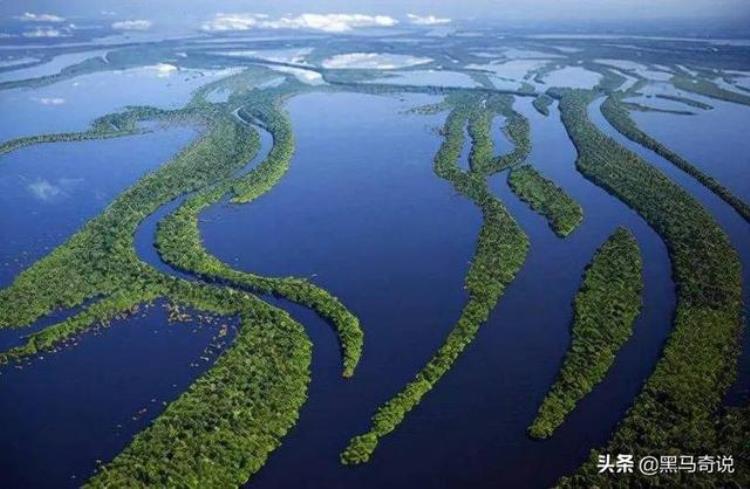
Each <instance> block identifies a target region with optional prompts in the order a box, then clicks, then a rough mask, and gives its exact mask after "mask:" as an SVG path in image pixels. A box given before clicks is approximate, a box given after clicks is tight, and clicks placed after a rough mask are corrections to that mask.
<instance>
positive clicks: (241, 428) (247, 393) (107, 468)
mask: <svg viewBox="0 0 750 489" xmlns="http://www.w3.org/2000/svg"><path fill="white" fill-rule="evenodd" d="M181 289H184V290H173V291H172V296H173V298H174V299H175V300H179V301H180V303H184V304H190V305H195V306H197V307H199V308H200V309H202V310H207V311H210V312H213V313H216V314H222V315H226V316H229V315H231V316H237V317H239V318H240V321H241V328H240V331H239V333H238V334H237V338H236V339H235V341H234V343H233V344H232V346H231V347H230V348H229V349H228V350H227V351H226V352H225V353H223V354H222V355H221V356H220V357H219V359H218V360H217V361H216V363H215V365H214V366H212V367H211V369H210V370H209V371H208V372H206V373H205V374H204V375H202V376H201V377H200V378H199V379H198V380H197V381H196V382H195V383H193V385H191V386H190V388H189V389H188V391H187V392H185V393H184V394H182V395H181V396H180V397H179V398H178V399H176V400H175V401H173V402H171V403H170V404H169V405H168V406H167V408H166V410H165V411H164V412H163V413H162V414H161V415H160V416H159V417H158V418H157V419H156V420H155V421H154V422H153V424H151V425H150V426H149V427H148V428H146V429H145V430H144V431H142V432H141V433H139V434H137V435H136V436H135V438H134V439H133V441H132V442H130V444H129V445H128V446H127V447H126V448H125V449H124V450H123V451H122V452H121V453H120V454H119V455H117V456H116V457H115V458H114V460H112V461H111V462H109V463H107V464H106V465H104V466H102V467H101V468H100V469H99V471H98V472H97V473H96V474H95V475H94V476H93V477H92V478H91V479H90V480H89V481H88V482H87V484H86V485H85V487H92V488H94V487H238V486H241V485H242V484H244V483H245V482H246V481H247V480H248V478H249V477H250V476H251V475H252V474H254V473H255V472H257V471H258V470H260V468H261V467H262V466H263V464H264V463H265V461H266V458H267V457H268V455H269V454H270V452H272V451H273V450H274V449H276V448H277V447H278V446H279V445H280V444H281V439H282V438H283V437H284V435H285V434H286V433H287V431H288V430H289V429H290V428H291V427H292V426H294V424H295V423H296V421H297V418H298V415H299V409H300V407H301V406H302V404H303V403H304V402H305V399H306V392H307V385H308V384H309V380H310V371H309V366H310V358H311V345H310V342H309V340H308V339H307V337H306V335H305V332H304V329H303V328H302V326H301V325H300V324H299V323H297V322H296V321H294V320H293V319H292V318H291V317H289V315H287V314H286V313H285V312H283V311H281V310H280V309H277V308H275V307H272V306H269V305H267V304H265V303H264V302H262V301H260V300H258V299H256V298H254V297H253V296H251V295H248V294H245V293H241V292H239V291H233V290H232V289H227V288H215V287H210V286H198V285H195V284H191V285H189V286H188V285H183V287H181Z"/></svg>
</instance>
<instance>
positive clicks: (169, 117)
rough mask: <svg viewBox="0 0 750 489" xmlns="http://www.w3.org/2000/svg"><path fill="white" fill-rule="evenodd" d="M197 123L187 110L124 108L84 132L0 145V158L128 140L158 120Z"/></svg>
mask: <svg viewBox="0 0 750 489" xmlns="http://www.w3.org/2000/svg"><path fill="white" fill-rule="evenodd" d="M199 119H200V118H199V117H194V116H193V114H192V111H187V110H180V111H168V110H160V109H155V108H153V107H128V108H127V109H126V110H125V111H123V112H118V113H115V114H107V115H105V116H103V117H99V118H98V119H96V120H94V122H92V123H91V127H90V128H89V129H87V130H85V131H78V132H63V133H57V134H38V135H34V136H23V137H20V138H15V139H11V140H9V141H6V142H4V143H2V144H0V155H3V154H6V153H10V152H12V151H15V150H17V149H21V148H24V147H26V146H33V145H37V144H45V143H61V142H75V141H86V140H89V139H107V138H117V137H123V136H131V135H134V134H139V133H142V132H145V131H146V130H145V129H142V128H139V127H138V123H139V122H141V121H154V120H156V121H159V120H161V121H164V122H169V123H179V122H189V123H195V122H196V121H198V120H199Z"/></svg>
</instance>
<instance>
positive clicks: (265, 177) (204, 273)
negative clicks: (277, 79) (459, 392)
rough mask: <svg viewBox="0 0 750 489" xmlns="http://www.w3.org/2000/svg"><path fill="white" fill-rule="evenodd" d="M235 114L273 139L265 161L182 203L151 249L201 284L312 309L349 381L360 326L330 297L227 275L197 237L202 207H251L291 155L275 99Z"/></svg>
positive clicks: (287, 283) (300, 282)
mask: <svg viewBox="0 0 750 489" xmlns="http://www.w3.org/2000/svg"><path fill="white" fill-rule="evenodd" d="M240 114H244V116H245V117H247V118H248V119H249V118H252V120H255V121H258V122H259V123H260V124H262V125H263V127H265V128H266V129H267V130H268V131H269V132H270V133H271V135H272V136H273V141H274V144H273V147H272V148H271V151H270V152H269V154H268V157H267V159H266V160H265V161H264V162H263V163H262V164H260V165H259V166H258V167H257V168H255V169H253V170H252V171H251V172H249V173H248V174H247V175H245V176H241V177H238V178H235V179H227V180H226V181H223V182H221V183H219V184H217V185H215V186H213V187H211V188H208V189H206V190H205V191H202V192H199V193H197V194H196V195H194V196H193V197H191V198H189V199H188V200H187V201H186V202H184V203H183V204H182V205H181V206H180V207H179V208H178V209H177V210H176V211H175V212H174V213H173V214H171V215H170V216H168V217H167V218H166V219H165V220H164V221H162V222H160V223H159V227H158V231H157V236H156V246H157V248H158V249H159V254H160V255H161V257H162V259H163V260H164V261H165V262H166V263H168V264H170V265H172V266H174V267H176V268H178V269H180V270H184V271H187V272H190V273H194V274H196V275H197V276H198V277H200V278H202V279H206V280H217V279H218V280H222V281H225V282H227V283H228V284H230V285H231V286H233V287H239V288H243V289H248V290H250V291H252V292H256V293H261V294H273V295H277V296H281V297H285V298H287V299H289V300H291V301H293V302H296V303H299V304H303V305H305V306H307V307H310V308H311V309H313V310H314V311H315V312H316V313H318V314H319V315H320V316H322V317H323V318H325V319H326V320H328V321H329V322H330V323H331V324H333V325H334V327H335V329H336V330H337V332H338V336H339V341H340V344H341V349H342V356H343V362H344V373H343V375H344V377H351V376H352V375H353V374H354V369H355V368H356V366H357V363H358V362H359V359H360V357H361V355H362V344H363V333H362V330H361V328H360V325H359V320H358V319H357V317H356V316H354V315H353V314H352V313H351V312H349V311H348V310H347V309H346V307H345V306H344V305H343V304H342V303H341V302H340V301H339V300H338V299H337V298H336V297H334V296H333V295H331V294H330V293H328V292H326V291H325V290H323V289H321V288H319V287H317V286H315V285H314V284H312V283H310V282H308V281H307V280H304V279H299V278H293V277H284V278H267V277H260V276H257V275H253V274H251V273H245V272H240V271H237V270H234V269H232V268H231V267H229V266H228V265H226V264H225V263H223V262H222V261H220V260H219V259H217V258H216V257H214V256H212V255H210V254H209V253H208V252H207V251H206V250H205V248H204V247H203V243H202V241H201V237H200V230H199V228H198V216H199V215H200V213H201V211H202V210H204V209H205V208H206V207H208V206H210V205H212V204H214V203H216V202H218V201H219V200H220V199H221V198H222V197H223V196H224V195H226V194H228V193H229V194H232V195H233V196H234V197H233V201H234V202H250V201H252V200H254V199H256V198H257V197H259V196H261V195H262V194H264V193H265V192H267V191H268V190H270V189H271V188H272V187H273V186H274V185H276V183H277V182H278V181H279V180H280V179H281V178H282V177H283V176H284V174H285V173H286V171H287V170H288V168H289V164H290V162H291V158H292V154H293V151H294V140H293V136H292V130H291V124H290V123H289V120H288V117H286V116H285V115H284V114H283V112H282V111H281V108H280V99H279V98H277V97H274V96H268V95H266V94H261V95H258V96H256V97H255V98H254V99H253V101H252V102H250V103H249V104H248V106H247V107H246V108H243V109H242V110H240Z"/></svg>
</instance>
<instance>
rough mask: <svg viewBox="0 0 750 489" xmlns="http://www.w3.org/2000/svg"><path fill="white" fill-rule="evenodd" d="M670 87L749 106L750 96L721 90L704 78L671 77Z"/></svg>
mask: <svg viewBox="0 0 750 489" xmlns="http://www.w3.org/2000/svg"><path fill="white" fill-rule="evenodd" d="M672 85H674V86H675V88H679V89H680V90H685V91H686V92H693V93H697V94H698V95H704V96H706V97H711V98H715V99H718V100H724V101H726V102H733V103H735V104H743V105H750V95H743V94H741V93H737V92H734V91H732V90H726V89H724V88H721V87H720V86H718V85H717V84H716V83H714V82H712V81H710V80H706V79H705V78H691V77H687V76H685V75H676V76H674V77H672Z"/></svg>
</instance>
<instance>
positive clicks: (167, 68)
mask: <svg viewBox="0 0 750 489" xmlns="http://www.w3.org/2000/svg"><path fill="white" fill-rule="evenodd" d="M143 69H144V70H147V71H151V72H156V76H157V78H168V77H170V76H172V74H173V73H175V72H177V71H178V69H179V68H177V67H176V66H175V65H171V64H169V63H158V64H155V65H151V66H144V67H143Z"/></svg>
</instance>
